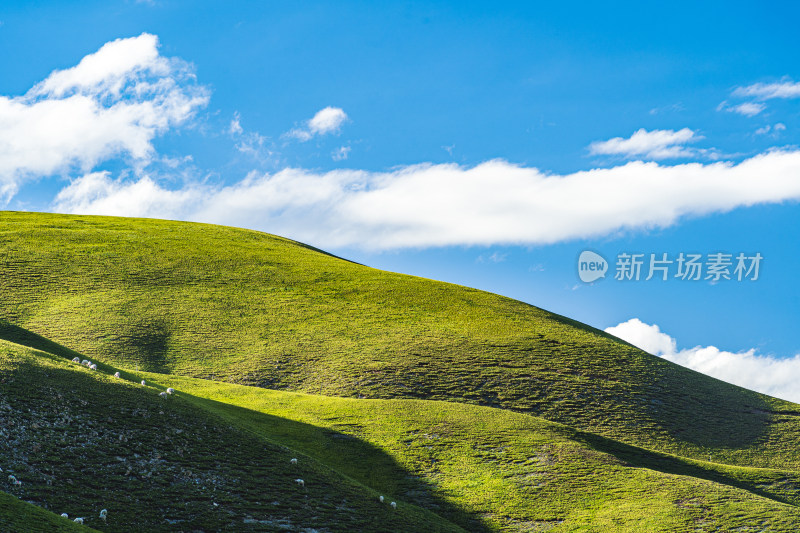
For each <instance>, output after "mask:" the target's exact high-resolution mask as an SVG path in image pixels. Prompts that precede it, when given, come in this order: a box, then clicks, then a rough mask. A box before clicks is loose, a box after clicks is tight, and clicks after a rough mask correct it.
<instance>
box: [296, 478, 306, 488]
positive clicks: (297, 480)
mask: <svg viewBox="0 0 800 533" xmlns="http://www.w3.org/2000/svg"><path fill="white" fill-rule="evenodd" d="M294 482H295V483H297V484H298V485H300V486H301V487H305V486H306V482H305V481H303V480H302V479H300V478H297V479H295V480H294Z"/></svg>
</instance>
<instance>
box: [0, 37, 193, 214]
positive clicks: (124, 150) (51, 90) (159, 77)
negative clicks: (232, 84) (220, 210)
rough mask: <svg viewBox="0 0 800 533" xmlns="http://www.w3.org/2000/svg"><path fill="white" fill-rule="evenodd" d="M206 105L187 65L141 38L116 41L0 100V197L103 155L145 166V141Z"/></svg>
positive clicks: (149, 153) (148, 149)
mask: <svg viewBox="0 0 800 533" xmlns="http://www.w3.org/2000/svg"><path fill="white" fill-rule="evenodd" d="M207 102H208V91H207V90H206V89H205V88H204V87H202V86H199V85H197V84H196V83H195V79H194V76H193V73H192V69H191V66H190V65H189V64H188V63H185V62H183V61H181V60H179V59H174V58H165V57H163V56H161V55H160V54H159V53H158V39H157V38H156V37H155V36H154V35H150V34H147V33H143V34H142V35H140V36H138V37H133V38H129V39H118V40H116V41H112V42H109V43H106V44H105V45H103V47H102V48H100V50H98V51H97V52H95V53H93V54H90V55H88V56H86V57H84V58H83V59H82V60H81V61H80V63H79V64H78V65H76V66H75V67H72V68H69V69H65V70H57V71H54V72H53V73H52V74H50V76H48V78H47V79H45V80H44V81H42V82H41V83H39V84H37V85H36V86H34V87H33V88H32V89H31V90H30V91H28V92H27V93H26V94H25V95H23V96H18V97H6V96H0V198H5V199H6V200H8V199H9V198H10V197H11V196H13V195H14V194H15V192H16V191H17V188H18V187H19V185H20V184H21V182H23V181H25V180H28V179H34V178H37V177H40V176H48V175H52V174H57V173H62V172H66V171H68V170H70V169H75V168H77V169H79V170H81V171H84V172H86V171H88V170H91V169H92V168H93V167H94V166H95V165H97V164H98V163H99V162H101V161H104V160H107V159H109V158H111V157H118V156H124V157H128V158H131V159H132V160H133V161H134V162H136V164H138V165H140V166H141V165H146V164H147V163H148V162H149V161H150V160H151V158H153V157H154V149H153V146H152V144H151V141H152V140H153V138H154V137H156V136H157V135H160V134H163V133H164V132H166V131H167V130H169V129H170V128H172V127H175V126H178V125H180V124H183V123H185V122H186V121H187V120H188V119H189V118H191V117H192V116H193V114H194V113H195V112H196V111H197V109H199V108H201V107H203V106H205V105H206V104H207Z"/></svg>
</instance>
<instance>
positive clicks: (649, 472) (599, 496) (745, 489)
mask: <svg viewBox="0 0 800 533" xmlns="http://www.w3.org/2000/svg"><path fill="white" fill-rule="evenodd" d="M147 376H148V378H152V379H154V380H157V381H158V382H159V383H162V384H163V385H165V386H166V385H171V386H174V387H176V388H177V390H178V394H180V395H181V396H182V397H185V398H187V400H188V401H192V402H194V403H196V404H197V405H199V406H202V407H204V408H206V409H208V410H209V411H210V412H213V413H217V414H219V415H220V416H222V417H223V418H224V419H226V420H229V421H230V422H231V423H233V424H235V425H237V426H239V427H242V428H245V429H249V430H250V431H252V432H254V433H255V434H258V435H263V436H265V437H266V438H268V439H270V440H273V441H276V442H280V443H282V444H285V445H286V446H289V447H291V448H294V449H297V450H302V452H303V453H305V454H307V455H309V456H311V457H313V458H314V459H317V460H319V461H320V462H323V463H325V464H327V465H329V466H331V467H333V468H335V469H336V470H338V471H340V472H343V473H345V474H347V475H348V476H350V477H352V478H354V479H356V480H359V481H361V482H363V483H364V484H367V485H369V486H371V487H372V488H374V489H376V490H378V491H379V492H381V493H383V494H387V495H391V497H392V499H397V500H398V501H401V502H403V503H404V504H405V503H407V502H408V503H413V504H416V505H419V506H420V507H424V508H432V509H435V510H437V512H439V513H440V514H441V515H442V516H444V517H445V518H447V519H448V520H451V521H453V522H456V523H459V524H460V525H463V526H464V527H465V528H467V529H468V530H470V531H480V530H482V529H481V528H480V527H479V526H478V525H477V524H475V523H474V522H470V521H469V520H474V519H476V518H479V519H481V521H482V522H483V523H484V524H485V525H486V526H487V527H488V528H489V529H490V530H493V531H494V530H499V531H541V530H546V531H630V532H640V531H697V530H698V528H700V530H702V531H761V530H767V531H787V532H788V531H795V530H796V529H797V528H798V527H800V513H798V507H797V504H800V491H798V488H797V487H798V486H800V475H798V474H797V473H794V472H786V471H775V470H764V469H754V468H744V467H729V466H724V465H719V464H714V463H708V462H699V461H692V460H686V459H683V458H680V457H676V456H669V455H666V454H661V453H656V452H652V451H650V450H645V449H641V448H634V447H631V446H627V445H624V444H621V443H618V442H615V441H612V440H610V439H606V438H603V437H598V436H596V435H591V434H586V433H584V432H580V431H576V430H574V429H572V428H569V427H566V426H562V425H559V424H555V423H552V422H548V421H545V420H542V419H540V418H536V417H531V416H529V415H524V414H520V413H513V412H510V411H506V410H501V409H495V408H488V407H479V406H475V405H466V404H456V403H451V402H439V401H430V400H370V399H350V398H336V397H326V396H317V395H308V394H300V393H292V392H284V391H273V390H266V389H261V388H257V387H247V386H241V385H232V384H227V383H221V382H211V381H207V380H199V379H193V378H184V377H175V376H162V375H158V374H147ZM389 459H391V460H389ZM408 472H410V473H411V474H412V475H411V476H408V475H406V474H407V473H408ZM432 495H433V496H436V497H438V498H439V499H440V500H442V501H449V502H452V503H453V504H454V507H451V508H449V509H440V508H438V506H437V504H436V502H434V501H431V496H432ZM455 510H457V511H458V512H456V513H454V511H455ZM465 513H466V514H465ZM465 520H467V521H465Z"/></svg>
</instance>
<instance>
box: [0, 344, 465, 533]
mask: <svg viewBox="0 0 800 533" xmlns="http://www.w3.org/2000/svg"><path fill="white" fill-rule="evenodd" d="M139 381H140V380H138V381H131V380H129V379H125V378H124V377H123V378H115V377H113V376H111V375H109V374H107V373H105V372H103V371H101V370H96V371H93V370H89V369H88V368H85V367H83V366H81V365H79V364H76V363H72V362H70V361H69V360H67V359H64V358H62V357H58V356H53V355H50V354H48V353H45V352H40V351H36V350H32V349H30V348H26V347H23V346H19V345H16V344H13V343H10V342H7V341H0V464H2V468H3V470H4V475H5V474H10V475H14V476H15V477H16V478H17V479H18V480H19V481H21V482H22V485H21V486H16V485H13V484H12V483H10V482H9V481H7V480H6V479H5V478H3V479H2V480H0V490H5V491H7V492H9V493H11V494H13V495H14V496H17V497H18V498H20V499H23V500H25V501H26V502H31V503H35V504H36V505H38V506H40V507H42V508H43V509H47V510H50V511H52V512H53V513H56V514H61V513H62V512H66V513H67V514H68V515H69V516H73V517H78V516H80V517H85V523H86V525H88V526H91V527H94V528H96V529H99V530H102V531H130V532H138V531H194V530H202V531H230V530H235V531H298V532H299V531H306V532H308V531H313V530H316V531H371V532H381V531H442V532H445V531H446V532H457V531H464V530H463V529H462V528H459V527H457V526H455V525H453V524H451V523H449V522H447V521H446V520H443V519H441V518H440V517H438V516H437V515H436V514H434V513H432V512H430V511H428V510H426V509H421V508H418V507H415V506H414V505H403V506H400V507H399V508H398V509H397V510H393V509H391V508H390V507H389V506H388V505H385V504H381V503H380V502H378V500H377V495H376V494H375V493H374V492H373V491H371V490H369V489H368V488H367V487H365V486H363V485H361V484H359V483H357V482H355V481H353V480H352V479H349V478H347V477H344V476H342V475H340V474H338V473H336V472H335V471H333V470H331V469H330V468H328V467H326V466H324V465H321V464H320V463H319V462H317V461H315V460H312V459H308V460H304V461H302V462H299V463H298V464H292V463H291V461H290V459H291V458H292V457H293V456H294V453H293V452H292V451H291V450H289V449H287V448H285V447H283V446H280V445H278V444H275V443H274V442H271V441H268V440H265V439H264V438H263V437H260V436H257V435H255V434H253V433H252V432H249V431H245V430H243V429H238V428H237V427H234V426H231V425H230V424H228V423H226V422H224V421H223V420H222V419H220V418H219V417H216V416H209V414H208V413H207V412H205V411H203V410H201V409H198V408H197V407H196V406H194V405H193V404H192V403H191V402H187V401H186V400H185V399H183V398H181V397H180V396H178V395H171V396H168V397H165V398H162V397H161V396H160V395H159V392H160V391H162V388H158V387H153V386H152V385H147V384H146V385H144V386H143V385H141V384H140V383H139ZM296 479H302V480H303V481H304V483H303V484H302V485H301V484H299V483H297V482H295V480H296ZM433 501H437V500H436V499H435V498H434V499H433ZM4 502H5V500H0V524H3V523H4V521H5V522H6V523H8V522H12V521H13V520H18V519H19V517H18V516H16V515H15V514H14V513H16V509H15V508H13V507H7V506H5V505H2V504H3V503H4ZM438 505H439V507H441V508H447V506H448V504H447V502H441V503H439V504H438ZM104 508H105V509H107V510H108V519H107V522H106V521H102V520H101V519H100V518H99V512H100V510H101V509H104ZM53 516H54V515H53ZM55 518H58V517H55ZM59 520H61V519H60V518H59ZM39 525H40V524H39V522H31V523H29V524H28V526H29V527H30V529H29V530H30V531H46V530H47V529H46V528H41V529H39ZM25 530H26V529H25V528H22V529H15V528H11V529H7V530H5V531H25Z"/></svg>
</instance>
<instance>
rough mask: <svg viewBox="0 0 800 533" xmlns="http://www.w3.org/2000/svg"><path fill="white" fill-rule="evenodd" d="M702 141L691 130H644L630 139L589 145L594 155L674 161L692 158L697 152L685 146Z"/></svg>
mask: <svg viewBox="0 0 800 533" xmlns="http://www.w3.org/2000/svg"><path fill="white" fill-rule="evenodd" d="M699 139H702V137H699V136H697V135H696V134H695V132H694V131H692V130H690V129H689V128H683V129H681V130H678V131H673V130H653V131H647V130H646V129H644V128H642V129H640V130H638V131H636V132H634V133H633V135H631V136H630V137H628V138H622V137H614V138H613V139H609V140H607V141H595V142H593V143H592V144H590V145H589V152H590V153H591V154H593V155H621V156H624V157H627V158H644V159H672V158H679V157H691V156H694V155H696V154H697V151H695V150H692V149H689V148H687V147H685V146H684V145H685V144H687V143H690V142H694V141H697V140H699Z"/></svg>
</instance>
